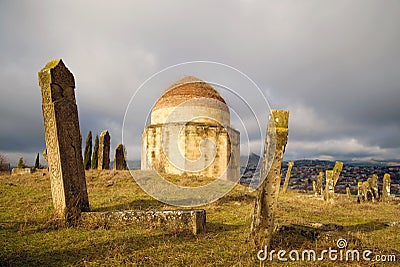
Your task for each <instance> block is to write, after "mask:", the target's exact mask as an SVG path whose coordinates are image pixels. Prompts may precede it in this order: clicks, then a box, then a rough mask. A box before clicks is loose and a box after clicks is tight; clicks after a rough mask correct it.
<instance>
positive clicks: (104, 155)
mask: <svg viewBox="0 0 400 267" xmlns="http://www.w3.org/2000/svg"><path fill="white" fill-rule="evenodd" d="M98 153H99V155H98V157H99V161H98V164H97V169H98V170H108V169H110V134H109V133H108V131H107V130H104V131H102V132H101V134H100V145H99V152H98Z"/></svg>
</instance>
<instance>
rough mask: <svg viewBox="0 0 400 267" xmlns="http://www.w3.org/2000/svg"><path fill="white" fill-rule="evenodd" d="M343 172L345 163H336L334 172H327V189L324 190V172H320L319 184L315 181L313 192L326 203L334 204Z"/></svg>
mask: <svg viewBox="0 0 400 267" xmlns="http://www.w3.org/2000/svg"><path fill="white" fill-rule="evenodd" d="M342 170H343V162H340V161H336V162H335V166H334V167H333V170H326V171H325V177H326V178H325V188H323V185H322V182H323V179H324V172H319V174H318V178H317V182H315V181H313V191H314V193H315V195H316V196H323V197H324V199H325V200H326V201H328V202H333V200H334V197H335V186H336V184H337V182H338V180H339V176H340V173H341V172H342Z"/></svg>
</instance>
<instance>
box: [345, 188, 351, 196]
mask: <svg viewBox="0 0 400 267" xmlns="http://www.w3.org/2000/svg"><path fill="white" fill-rule="evenodd" d="M346 196H347V197H350V196H351V193H350V187H346Z"/></svg>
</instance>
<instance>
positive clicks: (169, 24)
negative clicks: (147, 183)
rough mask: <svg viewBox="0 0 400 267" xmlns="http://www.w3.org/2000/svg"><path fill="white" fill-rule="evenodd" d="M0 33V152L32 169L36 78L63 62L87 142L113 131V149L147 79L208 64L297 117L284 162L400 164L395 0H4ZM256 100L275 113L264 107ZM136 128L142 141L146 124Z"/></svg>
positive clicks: (40, 136)
mask: <svg viewBox="0 0 400 267" xmlns="http://www.w3.org/2000/svg"><path fill="white" fill-rule="evenodd" d="M0 36H1V42H0V62H1V64H0V80H1V98H0V114H1V116H0V127H1V128H0V129H1V130H0V152H1V153H4V154H6V155H7V157H8V158H9V159H10V161H11V163H15V162H16V161H17V159H18V158H19V157H20V156H23V157H25V159H26V160H27V163H28V164H33V162H34V158H35V155H36V153H37V152H39V151H40V152H41V151H42V150H43V149H44V147H45V141H44V130H43V118H42V113H41V94H40V88H39V86H38V80H37V72H38V71H39V70H40V69H41V68H42V67H43V66H44V65H45V64H46V63H47V62H48V61H49V60H51V59H55V58H62V59H63V61H64V62H65V64H66V65H67V67H68V68H69V69H70V70H71V71H72V72H73V73H74V76H75V80H76V98H77V103H78V110H79V119H80V126H81V132H82V135H83V138H84V139H85V138H86V135H87V133H88V131H89V130H92V131H93V133H94V134H96V133H100V132H101V130H103V129H108V130H109V131H110V134H111V138H112V150H114V148H115V146H116V145H117V144H118V143H120V142H121V136H122V122H123V118H124V113H125V110H126V108H127V105H128V103H129V100H130V99H131V97H132V95H133V93H134V92H135V90H137V88H138V87H139V86H140V85H141V84H142V83H143V82H144V81H145V80H146V79H148V78H149V77H150V76H151V75H153V74H154V73H156V72H158V71H160V70H162V69H164V68H166V67H168V66H171V65H174V64H178V63H182V62H186V61H192V60H208V61H216V62H221V63H224V64H227V65H230V66H232V67H234V68H236V69H238V70H240V71H242V72H244V73H245V74H247V75H248V76H249V77H250V78H251V79H253V80H254V82H255V83H256V84H257V85H258V86H259V87H260V89H261V91H262V92H263V94H265V96H266V98H267V99H268V102H269V104H270V106H271V108H276V109H288V110H289V111H290V124H289V130H290V134H289V141H288V145H287V149H286V159H304V158H323V159H352V158H375V159H400V138H399V137H400V104H399V101H400V1H398V0H384V1H382V0H375V1H371V0H352V1H347V0H343V1H342V0H335V1H322V0H314V1H313V0H308V1H285V0H275V1H251V0H246V1H204V0H202V1H171V0H170V1H99V0H96V1H53V0H52V1H1V2H0ZM181 74H185V75H190V74H192V73H183V72H182V73H181ZM179 75H180V73H179V72H178V73H176V76H177V77H173V75H170V77H171V81H165V83H166V84H165V85H160V86H159V87H160V88H153V90H154V91H152V93H151V94H150V93H149V97H148V99H147V102H148V103H147V105H149V106H150V107H151V105H153V104H154V102H153V101H154V99H156V98H157V97H158V95H160V94H161V93H162V92H163V91H164V90H165V88H166V87H168V86H169V84H170V83H172V82H174V81H175V80H177V79H180V78H182V77H180V76H179ZM199 78H203V79H208V77H199ZM242 89H243V88H242ZM248 90H253V89H248ZM221 93H223V92H221ZM223 95H224V94H223ZM227 98H228V99H227V102H228V103H229V102H230V101H233V102H234V100H230V99H229V96H227ZM141 102H146V101H141ZM143 105H144V104H143ZM252 105H253V106H252V108H253V109H254V110H255V112H256V113H258V114H260V113H265V114H267V112H268V107H267V106H266V105H265V103H264V102H263V101H260V102H259V104H257V103H255V104H252ZM139 107H142V106H139ZM145 107H147V106H146V105H144V106H143V108H142V110H140V112H139V113H136V116H137V117H138V118H143V120H145V117H146V116H147V115H148V112H149V110H148V109H147V108H145ZM239 111H240V110H239ZM265 114H261V115H265ZM238 117H240V118H242V119H244V120H245V119H246V116H245V115H241V114H239V115H238ZM234 122H235V120H233V121H232V123H233V124H234ZM261 123H264V122H261ZM250 124H251V123H249V125H250ZM131 126H132V125H131ZM234 126H235V127H237V128H240V127H239V126H237V125H234ZM132 127H133V128H136V133H135V134H134V135H135V137H132V138H136V139H140V133H141V131H142V130H143V127H144V124H143V123H137V125H133V126H132ZM261 127H263V128H262V131H265V125H261ZM256 128H257V127H250V126H249V127H248V129H247V130H248V131H249V134H250V135H252V131H256ZM138 135H139V137H138ZM125 138H127V137H126V135H125V136H124V139H125ZM252 142H253V143H254V144H260V140H252ZM257 142H258V143H257ZM130 149H131V150H138V149H139V148H137V147H131V148H130ZM256 150H257V149H256ZM255 152H257V151H255ZM137 153H139V154H138V155H140V151H135V152H133V151H129V149H128V155H129V154H130V155H132V154H137ZM113 154H114V152H113V151H112V156H113Z"/></svg>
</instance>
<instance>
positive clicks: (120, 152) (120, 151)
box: [114, 144, 127, 170]
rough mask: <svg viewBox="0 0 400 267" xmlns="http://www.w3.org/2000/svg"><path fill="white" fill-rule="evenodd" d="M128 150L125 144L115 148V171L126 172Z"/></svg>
mask: <svg viewBox="0 0 400 267" xmlns="http://www.w3.org/2000/svg"><path fill="white" fill-rule="evenodd" d="M125 154H126V150H125V147H124V145H123V144H119V145H118V146H117V147H116V148H115V157H114V170H126V169H127V166H126V160H125Z"/></svg>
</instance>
